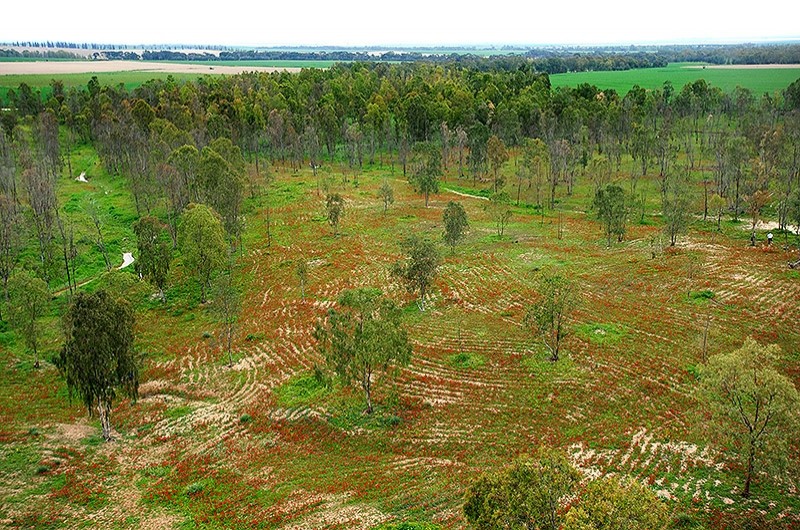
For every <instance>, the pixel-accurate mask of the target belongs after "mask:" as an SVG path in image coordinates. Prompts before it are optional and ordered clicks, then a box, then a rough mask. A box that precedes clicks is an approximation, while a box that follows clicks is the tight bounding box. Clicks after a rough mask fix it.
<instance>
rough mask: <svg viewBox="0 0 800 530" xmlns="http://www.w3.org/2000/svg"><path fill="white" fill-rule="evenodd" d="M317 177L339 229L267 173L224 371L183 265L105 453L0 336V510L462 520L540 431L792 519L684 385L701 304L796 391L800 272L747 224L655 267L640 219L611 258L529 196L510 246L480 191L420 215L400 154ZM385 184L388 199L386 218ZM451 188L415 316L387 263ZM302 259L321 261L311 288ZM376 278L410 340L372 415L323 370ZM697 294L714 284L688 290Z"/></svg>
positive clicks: (715, 510)
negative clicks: (535, 332) (559, 350)
mask: <svg viewBox="0 0 800 530" xmlns="http://www.w3.org/2000/svg"><path fill="white" fill-rule="evenodd" d="M323 171H324V172H326V174H327V176H328V177H329V178H328V179H327V182H328V184H329V185H330V184H331V183H332V185H333V186H334V187H335V188H337V189H338V190H339V191H340V192H342V193H343V194H344V195H345V196H346V198H347V205H346V215H345V217H344V220H343V222H342V224H341V226H340V235H339V236H337V237H334V236H333V235H332V234H333V232H332V229H331V228H330V227H329V226H328V225H327V223H326V221H325V218H324V205H323V199H322V197H321V196H320V195H319V194H318V191H317V190H318V187H319V186H318V185H319V182H318V181H317V179H315V178H314V177H313V176H312V175H311V174H310V172H308V173H306V172H299V173H295V172H292V171H291V170H285V169H283V168H276V170H275V172H276V180H275V183H274V184H273V185H272V186H273V187H272V191H271V193H270V204H271V209H270V224H271V230H272V240H271V244H270V245H269V246H268V245H267V237H266V208H265V207H264V204H263V203H261V204H253V205H250V210H249V213H248V215H247V219H246V223H247V230H246V235H245V238H244V240H245V243H244V246H243V249H242V251H241V253H240V255H239V257H238V258H237V260H238V267H239V268H240V271H241V272H240V278H241V281H242V284H243V286H244V288H245V293H246V296H245V300H244V304H243V310H242V316H241V321H240V331H239V334H238V337H237V341H236V347H235V353H234V365H233V366H232V367H228V366H227V356H226V354H224V353H223V352H222V351H220V349H219V347H218V346H217V344H216V341H215V338H214V337H215V335H216V327H215V325H214V324H213V322H212V320H211V318H210V316H208V314H207V308H204V307H202V306H200V305H199V304H198V303H197V302H196V301H195V300H196V298H195V294H196V293H194V291H193V289H194V288H193V287H192V285H191V281H190V280H187V279H186V278H185V277H184V274H185V273H184V271H182V270H180V267H178V268H177V269H176V270H175V271H174V272H173V278H172V286H173V287H172V288H170V289H169V290H168V291H167V298H168V303H167V304H166V306H163V307H162V306H160V305H159V303H158V302H152V301H140V303H139V308H140V311H139V320H138V328H139V329H138V332H139V345H140V348H141V350H142V351H143V352H144V353H145V358H144V370H143V374H142V385H141V388H140V399H139V401H138V402H137V403H135V404H134V403H130V402H128V401H122V402H119V403H118V404H117V406H116V407H115V409H114V412H113V415H112V423H113V425H114V426H115V427H116V429H117V431H118V440H117V441H116V442H114V443H111V444H104V443H101V441H100V438H99V436H98V434H99V430H98V428H97V426H96V424H95V423H94V422H93V421H90V420H87V419H86V418H85V413H84V411H83V410H82V409H81V407H80V406H79V404H78V403H77V402H75V401H73V402H72V403H71V404H70V402H69V400H68V396H67V394H66V390H65V389H64V384H63V382H62V381H60V380H59V378H58V376H57V373H56V371H55V369H54V367H53V366H52V365H50V364H48V363H45V368H43V369H41V370H38V371H36V370H33V369H32V367H31V364H32V363H31V362H30V359H28V358H27V356H25V355H23V354H22V353H20V351H21V350H20V349H19V348H18V347H16V346H15V345H14V344H13V343H10V341H12V340H13V338H9V337H10V334H4V335H3V337H4V341H5V340H6V339H7V341H5V342H4V343H3V347H2V349H0V365H2V370H0V440H1V441H2V445H0V477H2V480H0V520H1V521H0V524H5V525H7V526H10V527H30V526H35V527H42V528H45V527H54V528H56V527H81V526H100V527H111V528H170V527H185V528H196V527H201V528H219V527H227V528H373V527H376V526H378V525H380V524H382V523H386V522H393V521H395V522H396V521H403V520H414V521H424V522H433V523H436V524H439V525H441V526H442V527H445V528H463V527H464V526H465V521H464V518H463V516H462V513H461V505H462V503H463V500H462V499H463V494H464V491H465V488H466V486H467V485H468V484H469V482H470V480H471V479H473V478H474V477H475V476H477V475H478V474H479V473H481V472H483V471H486V470H490V469H496V468H499V467H501V466H504V465H506V464H507V463H508V462H509V461H510V460H511V459H513V458H514V457H515V456H517V455H519V454H524V453H531V452H533V451H534V450H535V448H536V447H537V446H538V445H541V444H547V445H550V446H555V447H559V448H562V449H563V450H565V451H566V452H567V453H568V454H569V455H570V457H571V458H572V460H573V461H574V462H575V463H576V465H578V466H579V467H580V468H581V469H583V470H584V471H585V472H586V474H587V476H593V475H599V474H603V473H624V474H630V475H633V476H635V477H638V478H640V479H641V480H644V481H647V482H648V483H649V484H651V485H652V486H653V488H654V489H655V490H656V491H658V492H659V495H661V496H662V497H664V498H665V499H669V500H667V501H666V502H668V503H669V506H670V508H671V509H672V510H673V511H674V512H675V513H685V514H687V518H688V519H689V520H694V521H697V522H698V523H702V522H708V521H714V520H726V519H725V517H726V515H725V514H726V513H728V512H730V513H739V512H743V511H748V510H754V511H758V512H764V513H766V514H767V515H768V516H769V517H773V518H779V517H780V518H781V519H782V520H784V521H788V522H790V523H791V524H796V525H800V497H798V495H797V492H796V489H795V485H794V484H791V483H785V482H783V483H777V484H776V483H775V482H774V481H769V480H766V477H763V476H762V477H760V480H759V482H758V484H757V485H756V487H755V489H754V492H755V494H754V496H753V497H752V498H751V499H749V500H743V499H741V497H739V496H738V494H737V491H738V487H739V477H740V475H739V471H740V470H739V469H738V468H737V466H736V465H735V464H734V463H733V462H732V461H730V460H728V459H726V458H725V457H724V455H723V454H722V453H721V452H720V451H721V449H722V448H721V447H719V446H717V445H714V444H713V443H710V442H711V440H709V435H708V433H707V432H706V430H705V425H706V420H707V418H706V416H705V414H704V412H703V411H702V410H701V409H700V407H699V405H698V404H697V402H696V400H695V399H694V397H693V391H694V388H695V384H696V378H695V376H694V375H693V374H694V373H695V370H694V368H695V366H697V365H698V364H699V363H700V362H701V341H702V336H703V333H704V329H705V325H706V321H707V319H708V318H710V319H711V320H710V325H709V337H710V338H709V354H714V353H718V352H725V351H729V350H731V349H732V348H735V347H738V346H739V345H740V344H741V342H742V341H743V340H744V338H745V337H748V336H752V337H754V338H756V339H757V340H758V341H760V342H763V343H773V342H774V343H778V344H779V345H780V346H781V347H782V348H783V352H784V358H783V360H782V361H783V364H782V369H783V370H784V371H785V372H786V373H788V374H790V375H791V377H792V378H793V380H794V381H795V384H798V379H800V327H798V326H797V324H796V323H797V321H798V317H800V304H798V302H797V300H798V295H799V294H800V278H799V277H798V275H797V274H796V273H791V271H789V270H788V269H787V268H786V262H787V261H788V260H789V259H790V255H791V252H790V251H788V250H784V249H783V248H782V247H781V246H780V245H778V244H776V245H774V246H773V247H771V248H768V249H766V248H762V247H756V248H750V247H749V246H748V242H747V233H746V232H744V231H740V230H738V229H737V228H736V227H731V228H729V230H728V231H726V232H724V233H722V234H717V233H715V230H714V229H715V226H713V225H712V223H709V224H708V225H705V224H703V223H701V222H698V223H695V226H694V227H693V229H692V230H691V231H690V233H689V235H688V236H685V237H683V238H682V239H681V240H680V243H679V245H678V246H677V247H676V248H667V249H665V250H662V249H659V248H656V251H655V253H656V257H655V258H653V257H652V249H653V241H654V240H657V239H658V234H659V233H660V232H659V230H660V229H659V226H658V223H657V222H651V221H649V222H648V223H647V224H634V225H633V226H631V227H629V231H628V234H627V237H626V241H625V242H623V243H621V244H618V245H616V246H615V247H613V248H611V249H607V248H605V238H604V236H603V234H602V233H601V227H600V225H599V224H598V223H597V222H596V221H594V220H593V219H592V217H591V215H589V214H587V213H586V212H582V211H576V210H569V211H565V212H563V219H564V221H563V236H562V237H561V238H559V237H558V233H559V230H558V217H557V216H556V215H555V214H554V213H552V212H548V213H546V214H545V215H544V216H541V215H540V214H539V213H538V212H537V211H536V210H535V209H532V208H518V209H515V211H514V217H513V218H512V223H511V224H510V225H509V227H508V228H507V235H506V237H504V238H502V239H498V238H497V237H496V236H495V235H494V228H493V223H492V221H491V219H490V218H489V216H488V214H487V213H486V212H485V211H484V208H483V207H484V204H485V201H483V200H481V199H479V198H470V197H463V196H460V195H456V194H454V193H451V192H448V191H446V190H443V191H442V192H441V193H440V194H438V195H436V196H434V197H432V200H431V204H430V207H429V208H425V206H424V200H423V198H422V197H421V196H419V195H417V194H415V193H413V190H412V189H411V188H410V186H409V185H408V184H407V182H405V180H404V179H403V178H402V172H401V171H400V170H399V169H397V168H395V169H394V170H392V169H389V168H371V169H369V170H365V171H364V172H363V173H362V174H361V175H360V176H359V178H358V179H357V182H358V185H357V186H356V185H355V184H354V180H353V178H352V175H351V176H350V177H349V178H348V179H347V182H344V181H343V174H344V172H343V170H341V169H340V168H338V167H337V168H330V167H326V168H323ZM347 173H348V174H350V171H349V170H348V171H347ZM454 178H455V177H453V176H448V180H449V181H450V182H449V183H448V182H445V183H444V187H445V188H446V187H447V186H448V184H455V181H454ZM384 179H387V180H388V181H389V182H390V183H391V184H392V186H393V187H394V190H395V203H394V205H392V206H391V207H390V209H389V211H388V212H387V213H386V214H384V213H383V207H382V203H381V202H380V200H379V199H378V198H377V189H378V187H379V186H380V184H381V182H382V181H383V180H384ZM459 184H462V185H463V186H469V182H468V181H459ZM646 184H647V183H645V184H642V185H646ZM460 189H461V188H460ZM578 193H585V190H583V191H582V190H581V189H579V190H578ZM449 200H459V201H461V202H462V203H463V205H464V207H465V209H466V211H467V213H468V215H469V219H470V225H471V231H470V233H469V236H468V237H467V240H466V242H465V243H464V244H462V245H460V246H459V247H457V249H456V252H455V253H453V254H451V253H450V252H449V250H447V249H446V248H445V247H444V245H442V254H443V257H444V261H443V264H442V267H441V271H440V275H439V276H438V279H437V280H436V286H435V289H434V292H433V294H432V298H431V300H430V302H429V304H428V306H427V308H426V311H424V312H420V311H419V309H418V308H417V306H416V304H415V303H414V301H413V298H412V297H411V295H409V294H408V293H406V292H405V291H404V290H402V289H401V287H400V285H398V284H397V283H396V282H395V281H394V280H392V278H391V275H390V272H389V270H390V266H391V264H392V263H393V262H394V261H395V260H397V259H398V258H399V257H400V256H401V250H400V247H399V245H398V241H399V240H400V239H401V238H402V237H404V236H406V235H408V234H411V233H418V234H423V235H427V236H429V237H431V238H433V239H440V238H441V233H442V222H441V216H442V211H443V209H444V206H445V205H446V204H447V201H449ZM586 202H588V201H586ZM739 232H742V234H741V235H740V234H739ZM656 246H657V245H656ZM298 260H305V261H306V262H307V263H308V265H309V274H308V280H307V282H306V287H305V294H306V296H305V300H303V299H301V292H300V286H299V282H298V280H297V278H296V275H295V266H296V263H297V261H298ZM542 268H547V269H551V270H558V271H560V272H562V273H564V274H567V275H569V276H571V277H573V278H575V279H576V281H577V282H578V284H579V285H580V290H581V293H582V299H581V302H580V304H579V306H578V310H577V311H576V313H575V315H574V319H573V322H571V324H570V327H571V329H572V333H571V334H570V335H569V336H568V338H567V339H566V348H565V349H566V354H565V355H564V356H563V358H562V360H560V361H559V362H557V363H551V362H548V361H547V360H546V358H547V354H546V353H545V351H544V350H543V347H542V346H541V345H540V343H539V342H538V341H537V340H536V339H535V338H534V337H533V336H532V335H531V334H530V333H529V332H527V331H526V330H525V329H524V328H523V327H522V326H521V322H522V319H523V316H524V314H525V310H526V307H527V306H528V305H529V304H530V303H533V302H534V301H535V300H536V293H535V290H534V288H533V285H534V281H533V280H534V277H535V274H536V271H537V270H540V269H542ZM361 286H373V287H380V288H382V289H383V290H384V292H385V293H386V294H388V295H389V296H391V297H392V298H394V299H396V300H398V301H400V302H401V303H402V304H403V305H404V306H405V308H406V309H405V312H406V317H407V323H408V324H407V325H408V328H409V335H410V337H411V339H412V342H413V345H414V357H413V360H412V362H411V364H410V366H408V367H407V368H405V369H402V370H401V371H400V373H399V374H398V375H397V377H396V378H393V379H386V380H383V381H380V382H379V383H378V385H377V387H376V391H377V401H378V403H379V405H378V407H377V411H376V413H375V414H374V415H373V416H372V417H369V416H366V415H364V414H363V413H362V411H363V402H362V397H361V395H360V394H359V393H358V392H357V391H355V390H350V389H345V388H341V387H339V386H338V385H336V384H332V385H331V386H330V387H325V386H324V385H322V384H321V383H318V382H317V380H316V379H314V378H313V377H310V374H313V372H314V369H315V366H321V365H322V364H323V359H322V358H320V356H319V355H318V354H317V353H316V352H315V349H314V340H313V337H312V331H313V329H314V325H315V322H316V321H317V319H319V318H321V317H323V316H324V315H325V313H326V311H327V310H328V309H329V308H331V307H332V306H333V305H334V304H335V300H336V298H337V296H338V295H339V294H340V293H341V292H342V290H344V289H348V288H352V287H361ZM703 290H708V291H711V292H712V293H713V295H714V296H713V298H712V299H711V300H705V299H703V298H702V297H700V298H697V297H691V296H689V293H690V292H698V291H703ZM53 347H54V348H55V347H56V346H55V345H54V346H53ZM795 449H797V448H796V447H795ZM715 518H716V519H715Z"/></svg>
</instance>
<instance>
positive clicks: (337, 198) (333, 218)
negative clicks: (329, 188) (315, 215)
mask: <svg viewBox="0 0 800 530" xmlns="http://www.w3.org/2000/svg"><path fill="white" fill-rule="evenodd" d="M325 212H326V215H327V218H328V224H330V225H331V226H332V227H333V235H334V236H335V235H337V234H338V233H339V222H340V221H341V220H342V217H344V197H342V196H341V195H339V194H338V193H329V194H328V195H327V197H326V198H325Z"/></svg>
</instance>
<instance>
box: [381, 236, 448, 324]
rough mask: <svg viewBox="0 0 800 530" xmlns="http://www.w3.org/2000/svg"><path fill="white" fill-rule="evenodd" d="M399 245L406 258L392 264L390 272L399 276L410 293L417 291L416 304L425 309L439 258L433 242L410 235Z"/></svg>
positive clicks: (422, 309)
mask: <svg viewBox="0 0 800 530" xmlns="http://www.w3.org/2000/svg"><path fill="white" fill-rule="evenodd" d="M400 246H401V247H402V249H403V250H404V251H405V252H406V258H405V259H404V260H400V261H398V262H396V263H395V264H394V267H393V269H392V272H393V273H394V275H395V276H396V277H397V278H399V279H400V280H401V281H402V282H403V284H404V285H405V286H406V289H407V290H408V292H410V293H418V294H419V298H418V299H417V300H418V301H417V304H418V305H419V308H420V310H421V311H424V310H425V296H426V295H427V293H428V291H429V290H430V288H431V285H432V284H433V280H434V278H435V277H436V274H437V272H438V269H439V263H440V262H441V258H440V256H439V251H438V250H436V246H435V245H434V244H433V242H431V241H429V240H427V239H422V238H420V237H419V236H417V235H412V236H409V237H407V238H406V239H404V240H403V241H402V242H401V243H400Z"/></svg>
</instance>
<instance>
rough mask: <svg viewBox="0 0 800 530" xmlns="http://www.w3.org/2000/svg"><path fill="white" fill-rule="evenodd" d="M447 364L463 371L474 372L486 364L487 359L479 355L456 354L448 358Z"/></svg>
mask: <svg viewBox="0 0 800 530" xmlns="http://www.w3.org/2000/svg"><path fill="white" fill-rule="evenodd" d="M447 364H449V365H450V366H452V367H454V368H461V369H462V370H473V369H475V368H480V367H481V366H483V365H484V364H486V357H484V356H483V355H479V354H477V353H466V352H462V353H456V354H455V355H451V356H450V357H448V358H447Z"/></svg>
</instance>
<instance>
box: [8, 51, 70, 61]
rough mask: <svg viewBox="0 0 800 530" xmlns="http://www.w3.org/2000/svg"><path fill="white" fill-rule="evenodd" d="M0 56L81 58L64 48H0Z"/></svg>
mask: <svg viewBox="0 0 800 530" xmlns="http://www.w3.org/2000/svg"><path fill="white" fill-rule="evenodd" d="M0 57H15V58H19V59H83V58H84V57H81V56H79V55H76V54H74V53H70V52H68V51H64V50H47V51H39V50H22V51H18V50H3V49H0Z"/></svg>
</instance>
